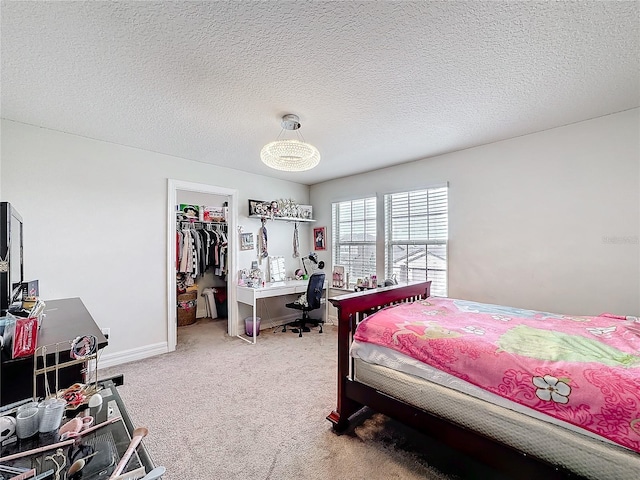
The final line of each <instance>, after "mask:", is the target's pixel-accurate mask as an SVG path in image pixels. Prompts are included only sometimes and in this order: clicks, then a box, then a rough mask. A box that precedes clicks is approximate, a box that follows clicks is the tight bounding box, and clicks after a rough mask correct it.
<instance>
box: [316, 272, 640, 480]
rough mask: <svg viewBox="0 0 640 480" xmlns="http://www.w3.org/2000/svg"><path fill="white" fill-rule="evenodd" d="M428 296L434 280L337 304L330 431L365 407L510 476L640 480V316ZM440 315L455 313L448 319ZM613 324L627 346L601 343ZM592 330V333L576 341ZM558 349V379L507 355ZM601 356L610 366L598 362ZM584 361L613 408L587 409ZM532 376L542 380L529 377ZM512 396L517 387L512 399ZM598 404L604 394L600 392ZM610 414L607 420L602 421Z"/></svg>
mask: <svg viewBox="0 0 640 480" xmlns="http://www.w3.org/2000/svg"><path fill="white" fill-rule="evenodd" d="M429 289H430V282H417V283H412V284H406V285H395V286H391V287H383V288H378V289H374V290H369V291H365V292H357V293H351V294H347V295H342V296H339V297H334V298H330V299H329V301H330V302H331V303H332V304H333V305H334V306H335V307H336V308H337V310H338V390H337V407H336V409H335V410H334V411H333V412H331V413H330V414H329V416H328V417H327V419H328V420H329V421H331V422H332V424H333V429H334V431H336V432H337V433H343V432H345V431H348V430H350V429H351V428H353V427H354V426H355V425H354V423H355V422H357V421H358V419H359V418H361V416H359V415H356V413H358V412H359V411H360V410H361V409H362V408H363V407H365V406H367V407H369V408H371V409H372V410H374V411H377V412H379V413H382V414H385V415H387V416H389V417H391V418H394V419H396V420H399V421H401V422H403V423H405V424H407V425H410V426H412V427H414V428H416V429H418V430H420V431H422V432H424V433H426V434H428V435H429V436H431V437H434V438H436V439H438V440H439V441H441V442H442V443H444V444H447V445H449V446H450V447H453V448H455V449H457V450H458V451H461V452H463V453H465V454H467V455H469V456H471V457H473V458H476V459H478V460H480V461H482V462H484V463H486V464H488V465H490V466H491V467H493V468H495V469H497V470H499V471H501V472H503V473H505V474H507V475H508V476H510V477H511V478H545V479H549V478H589V479H597V480H603V479H616V480H622V479H629V480H631V479H637V478H640V473H639V472H640V453H639V451H640V376H639V373H640V359H639V357H640V323H638V322H637V320H638V319H634V318H633V317H630V318H620V317H615V316H609V317H602V316H601V317H577V316H576V317H572V316H565V315H558V314H551V313H546V312H535V311H530V310H520V309H512V308H508V307H501V306H496V305H487V304H476V303H474V302H465V301H462V300H451V299H437V298H435V297H429ZM391 305H394V306H393V307H392V308H391V307H390V308H385V307H389V306H391ZM411 309H413V310H411ZM514 310H518V312H515V313H519V314H521V316H522V317H525V322H524V323H525V324H524V325H517V326H516V323H515V319H514V318H515V317H514ZM416 311H417V312H418V313H416ZM443 312H445V313H446V312H448V313H451V314H452V316H450V317H446V318H445V316H442V315H443ZM374 313H375V314H376V315H375V316H373V317H372V315H373V314H374ZM462 314H464V315H465V316H464V317H460V316H459V315H462ZM416 315H424V317H423V318H416ZM516 316H517V315H516ZM369 317H370V318H369ZM480 317H483V318H484V319H485V320H486V318H487V317H488V318H489V321H490V324H489V325H488V326H486V325H485V326H482V325H481V323H479V322H480V320H479V318H480ZM527 317H530V318H527ZM461 318H463V319H462V320H461ZM365 320H366V321H365ZM363 321H364V323H362V322H363ZM376 322H378V323H379V324H378V325H377V326H376ZM384 322H387V323H386V324H385V323H384ZM389 322H390V323H391V324H395V325H396V329H395V330H393V329H391V327H390V326H389V325H390V324H389ZM420 322H422V323H420ZM491 322H493V323H491ZM510 322H513V323H510ZM526 322H529V323H528V324H527V323H526ZM531 322H533V323H531ZM536 322H537V323H536ZM553 322H556V323H553ZM507 324H509V325H507ZM556 324H567V325H569V330H568V332H567V333H556V330H555V329H556V328H557V326H556ZM478 325H480V326H478ZM615 326H618V328H619V329H620V330H622V329H624V333H625V336H626V337H627V340H628V342H627V343H626V344H625V345H626V346H625V345H622V344H615V343H614V344H612V345H608V346H605V347H602V345H603V343H602V342H603V338H608V339H612V338H613V339H614V340H615V338H616V335H615V328H614V327H615ZM358 327H359V328H358ZM427 327H428V328H427ZM587 328H590V329H591V330H588V331H587V332H588V333H587V334H586V335H585V336H581V335H578V334H577V332H580V331H585V329H587ZM494 330H495V331H494ZM550 331H552V332H551V333H550ZM492 335H493V337H492ZM465 337H470V338H471V337H477V338H480V337H487V339H488V340H489V342H492V343H493V346H492V347H491V348H490V349H488V348H484V350H483V347H478V346H473V345H471V344H470V346H465V345H466V344H463V343H460V342H461V340H462V339H463V338H465ZM551 337H553V338H551ZM583 337H584V338H583ZM523 339H525V340H524V341H523ZM529 339H531V340H529ZM576 339H578V341H577V344H578V347H576V348H574V347H573V346H572V345H574V344H576ZM607 341H608V342H610V341H613V340H607ZM615 341H617V340H615ZM549 342H551V344H552V346H551V347H549V346H548V345H547V344H548V343H549ZM629 342H630V343H629ZM633 342H637V343H633ZM558 343H559V344H560V347H558V345H557V344H558ZM398 345H399V346H398ZM425 345H429V348H425ZM436 345H439V346H438V347H436ZM567 345H569V346H570V347H567ZM629 345H630V346H629ZM432 347H433V348H432ZM558 348H560V350H561V351H562V352H563V353H562V355H563V358H562V360H563V362H565V363H562V369H558V370H556V371H551V370H549V369H548V365H549V364H548V363H546V364H545V365H547V367H544V368H543V367H530V366H528V365H526V364H519V365H516V366H515V367H511V368H510V367H508V366H505V364H504V361H503V360H502V356H501V355H502V354H503V353H505V352H506V354H509V355H510V356H512V357H514V358H519V359H520V360H522V361H524V362H525V363H526V362H528V361H530V360H531V359H530V358H529V357H535V356H542V357H545V356H546V355H547V353H545V352H548V351H550V350H554V351H555V350H557V349H558ZM491 349H492V350H491ZM416 351H418V352H419V351H422V352H423V353H422V355H423V356H427V357H436V360H438V359H439V361H440V363H439V364H438V363H437V361H435V362H433V359H432V358H431V359H428V361H432V362H433V363H435V364H436V366H435V367H434V366H429V365H423V363H424V362H422V359H412V355H413V354H415V352H416ZM424 352H427V353H426V354H425V353H424ZM428 352H432V353H433V352H435V353H433V354H431V353H428ZM452 352H457V353H455V354H453V353H452ZM496 352H499V353H500V354H501V355H498V354H497V353H496ZM532 352H533V353H532ZM538 352H542V354H541V355H539V354H538ZM603 352H604V353H603ZM458 354H459V355H458ZM491 354H493V355H495V361H494V363H495V366H496V367H499V373H497V374H496V373H495V372H489V370H490V369H489V368H487V367H482V368H480V369H479V373H478V374H472V373H471V368H470V366H469V362H471V363H474V362H478V364H479V362H480V357H481V356H482V355H489V360H490V361H491V357H490V355H491ZM580 355H582V356H583V357H580ZM414 356H415V355H414ZM418 356H419V355H418ZM584 356H586V358H585V357H584ZM594 356H595V357H598V361H601V362H604V364H603V365H602V366H594V364H593V363H590V362H592V361H593V358H592V357H594ZM462 357H466V361H467V363H466V364H465V363H464V362H463V361H462V360H460V359H461V358H462ZM601 357H602V358H601ZM608 359H609V360H608ZM610 359H612V360H610ZM459 360H460V361H459ZM550 360H551V359H544V358H543V361H547V362H548V361H550ZM556 360H557V359H556ZM572 364H573V365H572ZM571 365H572V366H571ZM576 365H578V366H579V365H588V366H589V367H590V372H591V373H590V375H591V376H592V377H597V378H595V380H593V383H594V384H598V385H600V387H599V388H601V390H602V392H603V396H604V397H606V398H605V400H603V401H602V402H604V403H606V405H600V404H597V402H595V403H596V404H594V405H590V404H589V401H590V400H589V397H588V396H585V395H587V394H589V392H590V391H591V390H589V389H590V388H593V385H589V384H587V382H586V381H583V380H582V377H578V373H576V372H575V371H574V370H571V369H570V368H578V367H576ZM438 366H440V367H441V368H438ZM527 368H534V370H533V371H534V373H533V374H531V375H529V376H527V374H523V373H522V372H524V371H526V369H527ZM536 368H537V370H536ZM540 368H542V369H540ZM545 368H547V370H545ZM616 369H617V370H616ZM558 372H560V373H558ZM619 372H621V373H619ZM554 373H556V375H555V376H554V375H553V374H554ZM496 375H498V377H496ZM580 375H582V374H580ZM585 375H586V374H585ZM619 375H626V377H624V378H622V379H621V380H620V381H619V382H618V383H617V384H614V383H613V382H612V381H611V379H612V378H614V377H615V378H618V376H619ZM484 377H486V378H484ZM525 377H526V378H525ZM565 377H566V378H565ZM482 378H484V380H482ZM496 378H498V379H499V381H496ZM572 378H573V380H572ZM576 378H580V380H576ZM483 382H485V383H486V382H488V385H485V386H484V387H483V386H482V385H481V384H482V383H483ZM598 382H599V383H598ZM607 382H608V383H607ZM603 383H604V384H605V385H604V386H603V385H602V384H603ZM505 390H512V391H514V392H515V394H516V397H514V398H515V400H514V399H510V398H508V396H507V395H506V394H505V392H504V391H505ZM581 395H582V396H581ZM591 396H592V397H593V398H595V397H596V395H593V392H592V391H591ZM569 398H570V399H571V400H569ZM602 402H601V403H602ZM596 409H599V410H597V411H596ZM605 410H606V411H607V412H608V413H607V415H600V414H601V413H602V412H603V411H605ZM567 412H570V413H567ZM614 417H620V419H619V420H618V419H616V418H614ZM585 418H586V419H587V420H586V421H585ZM581 421H582V423H583V424H584V425H583V424H581V423H580V422H581ZM618 421H619V422H620V423H619V424H618V423H613V422H618Z"/></svg>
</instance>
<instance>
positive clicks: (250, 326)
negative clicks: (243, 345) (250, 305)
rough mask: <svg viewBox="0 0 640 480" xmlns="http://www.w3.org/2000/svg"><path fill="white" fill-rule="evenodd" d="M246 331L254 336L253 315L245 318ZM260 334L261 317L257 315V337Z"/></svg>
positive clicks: (250, 335)
mask: <svg viewBox="0 0 640 480" xmlns="http://www.w3.org/2000/svg"><path fill="white" fill-rule="evenodd" d="M244 331H245V333H246V334H247V335H248V336H249V337H253V317H247V318H245V319H244ZM258 335H260V317H256V337H257V336H258Z"/></svg>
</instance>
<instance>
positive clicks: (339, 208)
mask: <svg viewBox="0 0 640 480" xmlns="http://www.w3.org/2000/svg"><path fill="white" fill-rule="evenodd" d="M331 218H332V221H333V228H332V230H333V237H332V242H331V245H332V247H331V248H332V253H333V264H334V265H342V266H344V271H345V284H346V286H347V287H352V286H354V285H355V284H356V282H357V280H358V278H364V277H370V276H371V275H375V274H376V198H375V197H369V198H361V199H358V200H351V201H348V202H339V203H334V204H333V205H332V215H331Z"/></svg>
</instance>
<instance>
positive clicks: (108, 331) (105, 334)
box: [101, 328, 111, 340]
mask: <svg viewBox="0 0 640 480" xmlns="http://www.w3.org/2000/svg"><path fill="white" fill-rule="evenodd" d="M101 330H102V334H103V335H104V336H105V337H106V338H107V340H109V335H111V329H110V328H102V329H101Z"/></svg>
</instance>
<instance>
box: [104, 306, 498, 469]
mask: <svg viewBox="0 0 640 480" xmlns="http://www.w3.org/2000/svg"><path fill="white" fill-rule="evenodd" d="M225 328H226V320H224V321H221V320H214V321H212V320H209V319H205V320H199V321H198V322H197V323H196V324H194V325H190V326H186V327H180V328H179V329H178V347H177V349H176V351H175V352H172V353H169V354H165V355H161V356H158V357H154V358H150V359H146V360H143V361H139V362H134V363H129V364H126V365H121V366H118V367H113V368H110V369H106V370H103V371H101V372H100V376H101V377H107V376H109V375H114V374H118V373H123V374H124V379H125V384H124V385H123V386H121V387H119V389H118V390H119V391H120V394H121V396H122V397H123V399H124V401H125V403H126V405H127V409H128V411H129V414H130V416H131V418H132V420H133V423H134V425H136V426H146V427H147V428H148V429H149V435H148V436H147V438H146V439H145V445H146V447H147V449H148V451H149V453H150V455H151V458H152V459H153V460H154V463H155V464H156V465H164V466H165V467H166V468H167V474H166V475H165V476H164V477H163V478H164V479H176V480H178V479H179V480H212V479H225V480H231V479H264V480H268V479H270V480H281V479H318V480H320V479H322V480H324V479H407V480H411V479H449V478H462V477H464V478H489V477H490V474H487V473H483V470H482V467H479V466H477V465H474V464H473V462H469V461H466V460H462V459H461V458H460V457H458V456H456V455H453V456H452V455H451V454H450V452H449V453H448V452H446V451H445V452H444V453H442V454H440V453H434V451H436V452H437V446H433V445H432V447H434V448H426V450H425V449H424V448H422V447H420V446H418V447H417V448H416V445H417V444H425V445H428V441H429V440H428V439H425V438H424V437H421V436H420V435H417V434H415V432H413V431H411V430H410V429H405V428H404V427H402V426H401V425H398V424H396V423H395V422H390V421H389V420H388V419H387V418H386V417H384V416H382V415H377V414H376V415H373V416H371V417H370V418H368V419H367V420H366V421H365V422H364V423H363V424H362V425H361V426H360V427H358V428H357V429H356V430H355V433H354V434H352V435H342V436H338V435H336V434H334V433H333V432H332V430H331V424H330V423H329V421H327V420H326V418H325V417H326V416H327V414H329V412H330V411H331V410H332V409H333V408H334V407H335V392H336V345H337V332H336V327H334V326H330V325H328V326H326V327H325V331H324V333H323V334H319V333H317V330H314V331H312V332H311V333H307V334H305V335H304V336H303V337H302V338H299V337H298V335H297V334H294V333H291V332H287V333H282V332H281V331H280V329H279V328H277V329H269V330H263V331H262V332H261V333H260V335H259V337H258V343H257V344H256V345H250V344H248V343H246V342H243V341H242V340H240V339H238V338H230V337H228V336H226V334H225ZM425 442H426V443H425ZM421 448H422V451H421ZM438 463H440V469H441V470H442V468H443V466H444V467H445V468H444V469H445V470H449V472H448V474H444V473H442V471H441V470H439V469H438V468H435V467H434V466H432V465H434V464H436V465H437V464H438ZM447 464H449V465H447ZM450 468H453V472H454V473H455V475H454V474H452V473H451V470H450Z"/></svg>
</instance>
